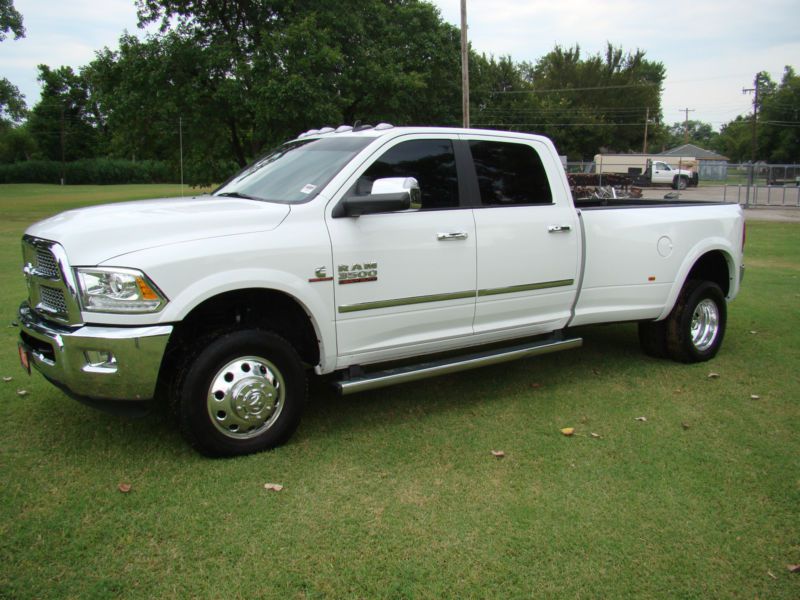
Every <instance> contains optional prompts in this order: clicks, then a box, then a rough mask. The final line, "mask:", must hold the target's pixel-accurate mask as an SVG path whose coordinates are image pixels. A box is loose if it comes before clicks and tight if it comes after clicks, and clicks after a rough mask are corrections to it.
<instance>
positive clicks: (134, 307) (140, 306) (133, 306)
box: [75, 267, 168, 313]
mask: <svg viewBox="0 0 800 600" xmlns="http://www.w3.org/2000/svg"><path fill="white" fill-rule="evenodd" d="M75 273H76V274H77V276H78V287H79V288H80V298H81V308H82V309H83V310H87V311H94V312H112V313H151V312H158V311H159V310H161V309H162V308H163V307H164V305H165V304H166V303H167V302H168V300H167V297H166V296H165V295H164V294H162V293H161V291H160V290H159V289H158V288H157V287H156V286H155V284H154V283H153V282H152V281H150V280H149V279H148V278H147V275H145V274H144V273H142V272H141V271H137V270H135V269H119V268H111V269H105V268H98V267H96V268H78V269H75Z"/></svg>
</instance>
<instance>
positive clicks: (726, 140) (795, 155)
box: [715, 66, 800, 164]
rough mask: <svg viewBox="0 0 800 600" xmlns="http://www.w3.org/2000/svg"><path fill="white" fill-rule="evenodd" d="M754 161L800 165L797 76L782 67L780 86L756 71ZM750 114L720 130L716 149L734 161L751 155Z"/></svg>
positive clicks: (751, 123) (749, 157)
mask: <svg viewBox="0 0 800 600" xmlns="http://www.w3.org/2000/svg"><path fill="white" fill-rule="evenodd" d="M757 81H758V92H759V93H758V106H757V110H758V121H757V134H758V137H757V148H756V160H763V161H766V162H770V163H774V164H787V163H800V76H798V75H797V74H796V73H795V71H794V69H793V68H792V67H790V66H787V67H785V68H784V72H783V77H782V79H781V82H780V83H775V82H774V81H772V78H771V77H770V76H769V73H766V72H763V71H762V72H760V73H759V74H758V76H757ZM752 142H753V114H752V113H750V114H749V115H746V116H741V115H740V116H738V117H736V118H735V119H734V120H733V121H730V122H729V123H726V124H725V125H723V126H722V127H721V128H720V133H719V137H718V139H717V140H716V148H715V149H716V150H717V151H719V152H721V153H722V154H724V155H725V156H727V157H729V158H730V159H731V160H732V161H734V162H748V161H750V160H751V159H752V154H753V146H752Z"/></svg>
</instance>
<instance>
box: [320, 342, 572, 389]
mask: <svg viewBox="0 0 800 600" xmlns="http://www.w3.org/2000/svg"><path fill="white" fill-rule="evenodd" d="M582 345H583V339H582V338H572V339H567V340H563V339H562V340H553V339H548V340H544V341H541V340H540V341H538V342H531V343H528V344H521V345H518V346H509V347H506V348H498V349H495V350H489V351H487V352H476V353H473V354H467V355H465V356H456V357H453V358H447V359H443V360H437V361H432V362H427V363H420V364H417V365H408V366H405V367H398V368H396V369H387V370H385V371H376V372H374V373H366V374H364V375H358V376H356V377H350V378H348V379H343V380H342V381H337V382H335V383H334V386H335V387H336V390H337V391H338V392H339V393H340V394H342V395H343V396H346V395H348V394H354V393H356V392H366V391H368V390H376V389H378V388H382V387H387V386H390V385H395V384H398V383H409V382H411V381H418V380H420V379H427V378H428V377H436V376H437V375H447V374H449V373H457V372H458V371H466V370H467V369H475V368H477V367H486V366H489V365H496V364H499V363H504V362H509V361H512V360H517V359H518V358H527V357H531V356H539V355H540V354H550V353H551V352H560V351H561V350H571V349H572V348H579V347H581V346H582Z"/></svg>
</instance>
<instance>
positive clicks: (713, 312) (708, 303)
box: [690, 298, 719, 352]
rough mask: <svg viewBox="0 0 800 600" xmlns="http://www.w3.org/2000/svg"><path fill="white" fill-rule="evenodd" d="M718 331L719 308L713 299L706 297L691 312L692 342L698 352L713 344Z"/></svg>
mask: <svg viewBox="0 0 800 600" xmlns="http://www.w3.org/2000/svg"><path fill="white" fill-rule="evenodd" d="M718 332H719V308H718V307H717V304H716V303H715V302H714V301H713V300H711V299H709V298H706V299H705V300H703V301H702V302H700V303H699V304H698V305H697V306H696V307H695V309H694V312H693V313H692V323H691V326H690V335H691V339H692V344H693V345H694V347H695V348H697V350H698V351H699V352H705V351H706V350H708V349H709V348H710V347H711V346H712V345H713V344H714V340H716V339H717V333H718Z"/></svg>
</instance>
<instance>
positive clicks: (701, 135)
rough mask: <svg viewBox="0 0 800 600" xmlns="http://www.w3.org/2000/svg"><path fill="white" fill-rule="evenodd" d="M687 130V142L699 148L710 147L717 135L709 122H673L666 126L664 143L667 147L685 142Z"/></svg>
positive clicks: (673, 146)
mask: <svg viewBox="0 0 800 600" xmlns="http://www.w3.org/2000/svg"><path fill="white" fill-rule="evenodd" d="M687 129H688V132H689V143H690V144H694V145H695V146H700V147H701V148H706V149H708V148H711V147H712V146H714V143H715V141H716V138H717V136H718V135H719V134H718V133H717V132H715V131H714V128H713V127H712V126H711V123H704V122H702V121H694V120H691V119H690V120H689V121H688V122H685V121H684V122H680V123H673V124H672V125H670V126H669V127H668V128H667V131H666V135H665V138H664V145H665V146H666V147H667V148H675V147H677V146H682V145H683V144H685V143H686V141H685V140H686V131H687Z"/></svg>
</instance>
